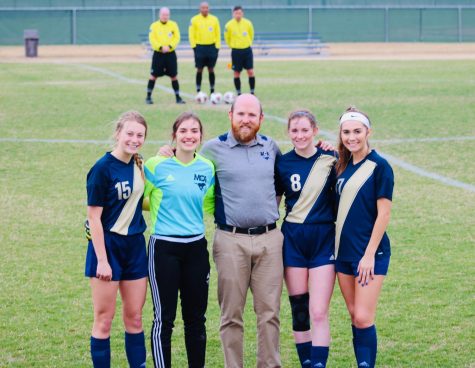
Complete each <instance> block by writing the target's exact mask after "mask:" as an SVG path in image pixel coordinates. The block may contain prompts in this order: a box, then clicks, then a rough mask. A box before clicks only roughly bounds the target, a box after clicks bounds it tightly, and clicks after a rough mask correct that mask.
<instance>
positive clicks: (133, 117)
mask: <svg viewBox="0 0 475 368" xmlns="http://www.w3.org/2000/svg"><path fill="white" fill-rule="evenodd" d="M128 121H133V122H136V123H138V124H140V125H142V126H144V127H145V138H147V130H148V126H147V122H146V121H145V118H144V117H143V115H142V114H141V113H139V112H138V111H135V110H130V111H126V112H124V113H122V114H121V115H120V116H119V117H118V119H117V120H116V121H115V124H114V125H115V129H114V137H116V138H117V136H118V134H119V133H120V132H121V131H122V129H123V128H124V125H125V123H126V122H128ZM134 161H135V164H136V165H137V167H138V168H139V169H140V173H141V175H142V179H143V180H144V181H145V174H144V169H143V158H142V156H141V155H140V154H138V153H135V154H134Z"/></svg>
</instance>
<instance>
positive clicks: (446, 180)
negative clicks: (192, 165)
mask: <svg viewBox="0 0 475 368" xmlns="http://www.w3.org/2000/svg"><path fill="white" fill-rule="evenodd" d="M72 65H74V66H77V67H80V68H82V69H86V70H90V71H93V72H97V73H101V74H105V75H108V76H110V77H113V78H116V79H119V80H121V81H123V82H127V83H129V84H137V85H143V86H144V87H145V85H146V80H138V79H133V78H128V77H125V76H123V75H121V74H119V73H115V72H113V71H111V70H108V69H105V68H99V67H96V66H92V65H88V64H72ZM156 87H157V88H159V89H161V90H163V91H165V92H168V93H173V89H171V88H168V87H164V86H161V85H159V84H157V85H156ZM144 89H145V88H144ZM181 95H182V96H184V97H187V98H189V99H193V98H194V95H192V94H189V93H181ZM266 118H267V119H270V120H274V121H277V122H279V123H281V124H286V123H287V120H286V119H284V118H281V117H279V116H274V115H269V114H266ZM320 134H321V135H322V136H324V137H326V138H327V139H330V140H332V141H336V135H335V134H334V133H332V132H329V131H325V130H320ZM458 138H463V137H458ZM466 138H472V137H466ZM4 139H8V138H2V139H0V141H5V140H4ZM10 139H12V140H10V142H20V140H15V141H13V139H15V138H10ZM414 139H416V138H414ZM429 139H431V138H426V141H429V142H430V141H431V140H429ZM434 139H435V138H432V141H433V140H434ZM472 139H473V138H472ZM457 140H462V139H457ZM50 141H51V140H49V141H48V143H53V142H50ZM64 141H68V140H64ZM389 141H390V142H395V143H405V142H406V141H404V142H399V141H398V140H389ZM29 142H34V141H33V140H30V141H29ZM38 142H39V140H38ZM89 142H91V143H93V142H101V144H102V142H106V141H89ZM416 142H417V141H416ZM62 143H68V142H62ZM71 143H82V142H71ZM380 143H383V142H381V141H380ZM159 144H160V143H159ZM379 153H380V154H381V156H383V157H385V158H386V159H387V160H388V161H389V162H390V163H391V164H393V165H396V166H398V167H400V168H402V169H404V170H407V171H409V172H411V173H413V174H416V175H419V176H422V177H425V178H429V179H432V180H435V181H438V182H440V183H442V184H444V185H447V186H451V187H455V188H461V189H465V190H467V191H470V192H474V193H475V185H472V184H467V183H464V182H461V181H458V180H455V179H452V178H449V177H446V176H443V175H440V174H437V173H434V172H430V171H427V170H424V169H422V168H420V167H417V166H415V165H412V164H410V163H408V162H406V161H404V160H401V159H399V158H397V157H394V156H391V155H388V154H386V153H383V152H381V151H380V152H379Z"/></svg>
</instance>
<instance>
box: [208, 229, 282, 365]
mask: <svg viewBox="0 0 475 368" xmlns="http://www.w3.org/2000/svg"><path fill="white" fill-rule="evenodd" d="M282 243H283V236H282V233H281V232H280V230H279V229H274V230H271V231H269V232H268V233H264V234H261V235H246V234H236V233H231V232H227V231H223V230H219V229H216V233H215V236H214V244H213V259H214V262H215V264H216V269H217V271H218V300H219V305H220V308H221V326H220V335H221V344H222V346H223V351H224V360H225V367H226V368H242V367H243V365H244V362H243V335H244V328H243V326H244V323H243V319H242V315H243V310H244V306H245V304H246V295H247V290H248V288H251V292H252V296H253V301H254V311H255V313H256V316H257V337H258V345H257V367H259V368H276V367H281V361H280V354H279V332H280V328H279V327H280V321H279V312H280V298H281V294H282V280H283V264H282Z"/></svg>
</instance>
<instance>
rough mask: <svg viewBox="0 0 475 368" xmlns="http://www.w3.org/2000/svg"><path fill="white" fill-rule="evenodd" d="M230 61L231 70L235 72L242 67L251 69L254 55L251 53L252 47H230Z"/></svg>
mask: <svg viewBox="0 0 475 368" xmlns="http://www.w3.org/2000/svg"><path fill="white" fill-rule="evenodd" d="M231 61H232V63H233V70H234V71H235V72H240V71H242V69H243V68H244V69H246V70H249V69H253V68H254V56H253V55H252V48H250V47H248V48H247V49H232V50H231Z"/></svg>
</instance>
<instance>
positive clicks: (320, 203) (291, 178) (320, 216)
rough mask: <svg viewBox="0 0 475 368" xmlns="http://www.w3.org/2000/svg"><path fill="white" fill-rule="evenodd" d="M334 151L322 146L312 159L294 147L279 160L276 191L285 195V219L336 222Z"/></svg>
mask: <svg viewBox="0 0 475 368" xmlns="http://www.w3.org/2000/svg"><path fill="white" fill-rule="evenodd" d="M335 162H336V157H335V154H334V152H333V151H324V150H322V149H320V148H318V149H317V152H316V153H315V154H314V155H313V156H311V157H308V158H305V157H302V156H300V155H298V154H297V153H296V152H295V150H292V151H290V152H288V153H286V154H284V155H282V156H280V157H278V159H277V163H276V192H277V195H282V194H285V208H286V216H285V221H287V222H292V223H298V224H322V223H333V222H334V221H335V215H334V194H333V187H334V183H335V177H336V174H335V169H334V165H335Z"/></svg>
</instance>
